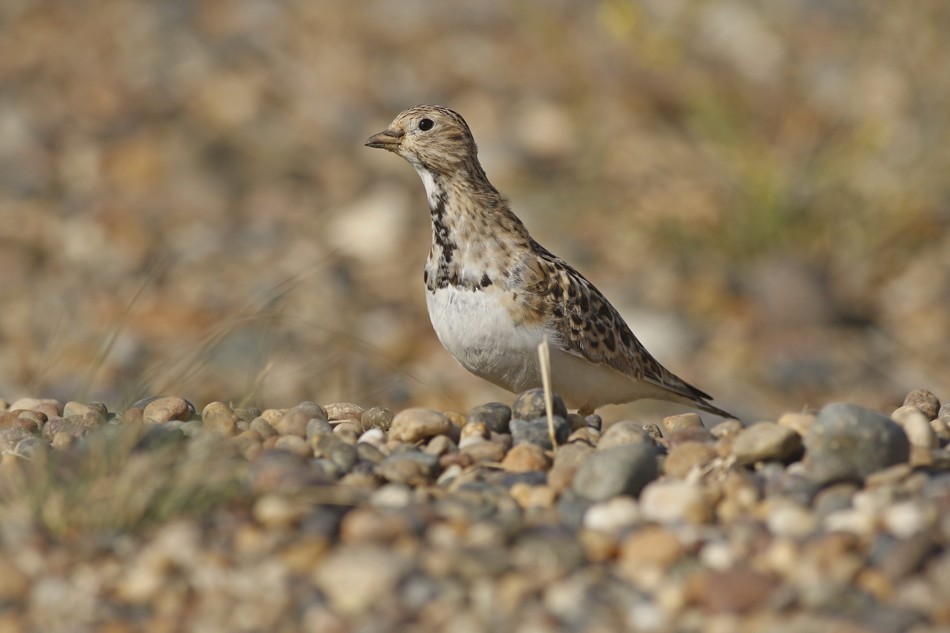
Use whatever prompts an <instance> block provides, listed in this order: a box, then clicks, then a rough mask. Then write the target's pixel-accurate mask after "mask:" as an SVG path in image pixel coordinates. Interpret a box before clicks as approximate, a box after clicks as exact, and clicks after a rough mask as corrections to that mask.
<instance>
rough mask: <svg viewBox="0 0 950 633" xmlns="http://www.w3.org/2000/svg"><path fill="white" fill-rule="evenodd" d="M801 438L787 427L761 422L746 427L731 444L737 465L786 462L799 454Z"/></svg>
mask: <svg viewBox="0 0 950 633" xmlns="http://www.w3.org/2000/svg"><path fill="white" fill-rule="evenodd" d="M801 450H802V438H801V436H800V435H799V434H798V433H796V432H795V431H793V430H791V429H790V428H788V427H785V426H780V425H778V424H775V423H773V422H762V423H760V424H753V425H752V426H749V427H746V428H745V429H743V430H742V432H741V433H739V435H738V436H736V438H735V440H734V441H733V443H732V455H733V456H734V457H735V458H736V463H738V464H739V465H743V466H744V465H748V464H754V463H756V462H768V461H779V462H788V461H789V460H792V459H794V458H795V457H797V456H798V455H800V454H801Z"/></svg>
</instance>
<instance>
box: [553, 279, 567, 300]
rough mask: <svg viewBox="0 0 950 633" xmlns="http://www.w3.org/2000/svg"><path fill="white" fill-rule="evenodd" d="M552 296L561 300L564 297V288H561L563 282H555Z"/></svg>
mask: <svg viewBox="0 0 950 633" xmlns="http://www.w3.org/2000/svg"><path fill="white" fill-rule="evenodd" d="M551 296H552V297H554V300H555V301H560V300H561V299H562V298H563V297H564V289H563V288H561V284H557V283H556V284H554V285H553V286H552V288H551Z"/></svg>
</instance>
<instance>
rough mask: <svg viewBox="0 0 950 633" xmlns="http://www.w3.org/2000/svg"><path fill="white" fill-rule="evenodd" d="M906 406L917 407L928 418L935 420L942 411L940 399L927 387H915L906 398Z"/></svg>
mask: <svg viewBox="0 0 950 633" xmlns="http://www.w3.org/2000/svg"><path fill="white" fill-rule="evenodd" d="M904 406H910V407H916V408H917V409H919V410H920V411H921V412H922V413H923V414H924V415H925V416H927V419H928V420H933V419H934V418H936V417H937V413H938V412H939V411H940V400H939V399H938V398H937V396H935V395H934V394H933V393H931V392H929V391H927V390H926V389H914V390H913V391H911V392H910V393H909V394H907V397H905V398H904Z"/></svg>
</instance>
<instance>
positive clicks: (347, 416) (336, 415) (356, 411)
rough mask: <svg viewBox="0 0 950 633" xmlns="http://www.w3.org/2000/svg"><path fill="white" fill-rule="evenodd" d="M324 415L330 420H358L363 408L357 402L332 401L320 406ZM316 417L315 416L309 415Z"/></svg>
mask: <svg viewBox="0 0 950 633" xmlns="http://www.w3.org/2000/svg"><path fill="white" fill-rule="evenodd" d="M322 409H323V411H324V414H325V417H326V419H327V420H329V421H330V422H340V421H342V420H359V419H360V418H362V416H363V412H364V409H363V407H361V406H360V405H358V404H353V403H352V402H333V403H331V404H327V405H324V406H323V407H322ZM311 417H316V416H311Z"/></svg>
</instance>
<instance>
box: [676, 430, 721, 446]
mask: <svg viewBox="0 0 950 633" xmlns="http://www.w3.org/2000/svg"><path fill="white" fill-rule="evenodd" d="M715 439H716V437H715V436H714V435H713V434H712V433H710V432H709V431H708V430H706V429H705V428H703V427H701V426H687V427H685V428H681V429H677V430H675V431H670V432H668V433H667V434H666V445H667V447H668V448H673V447H674V446H676V445H677V444H684V443H686V442H702V443H705V444H712V443H713V442H714V441H715Z"/></svg>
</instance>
